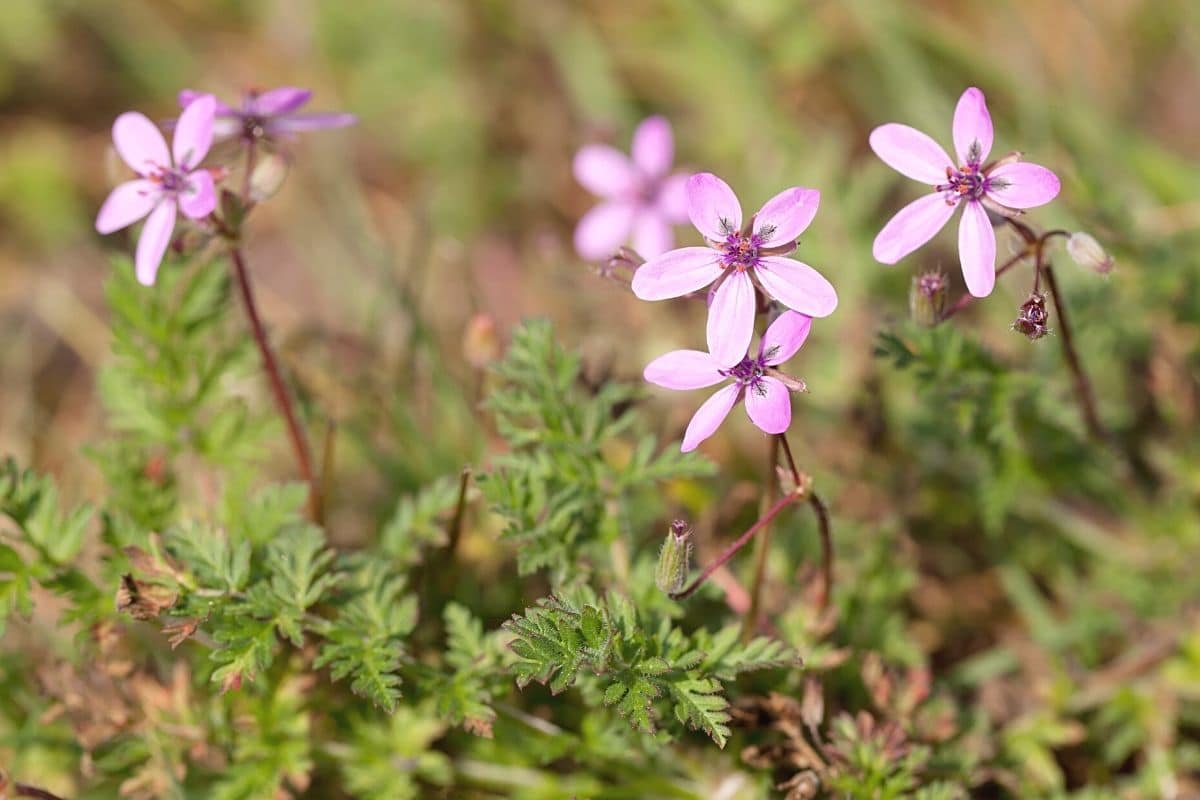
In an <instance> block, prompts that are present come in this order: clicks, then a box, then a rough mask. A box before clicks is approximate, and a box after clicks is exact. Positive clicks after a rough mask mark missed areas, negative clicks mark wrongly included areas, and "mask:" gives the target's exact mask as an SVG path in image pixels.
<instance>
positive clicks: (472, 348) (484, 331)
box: [462, 313, 500, 369]
mask: <svg viewBox="0 0 1200 800" xmlns="http://www.w3.org/2000/svg"><path fill="white" fill-rule="evenodd" d="M462 353H463V359H464V360H465V361H466V362H467V363H468V364H470V365H471V366H472V367H475V369H484V368H485V367H487V366H488V365H490V364H491V363H492V362H494V361H495V360H496V359H497V358H499V357H500V337H499V336H498V335H497V334H496V320H495V319H494V318H493V317H492V315H491V314H482V313H481V314H476V315H475V316H473V317H471V321H470V322H468V323H467V330H466V334H465V335H464V336H463V344H462Z"/></svg>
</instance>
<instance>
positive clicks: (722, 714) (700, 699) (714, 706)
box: [666, 678, 730, 747]
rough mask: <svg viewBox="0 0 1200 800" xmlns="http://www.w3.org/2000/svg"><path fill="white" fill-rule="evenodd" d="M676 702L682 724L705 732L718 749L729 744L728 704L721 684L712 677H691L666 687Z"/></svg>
mask: <svg viewBox="0 0 1200 800" xmlns="http://www.w3.org/2000/svg"><path fill="white" fill-rule="evenodd" d="M666 686H667V690H668V691H669V692H670V693H671V697H672V698H673V699H674V700H675V717H676V719H678V720H679V721H680V722H682V723H685V724H687V725H690V726H691V727H693V728H697V729H699V730H702V731H704V732H705V733H707V734H708V735H709V736H711V737H712V740H713V741H714V742H716V743H717V746H718V747H724V746H725V742H727V741H729V733H730V732H729V726H728V725H727V724H726V723H728V722H729V719H730V717H729V712H728V711H727V709H728V708H729V703H728V701H726V700H725V698H724V697H723V696H722V695H721V684H720V683H718V682H717V681H715V680H713V679H711V678H688V679H684V680H679V681H672V682H669V683H667V684H666Z"/></svg>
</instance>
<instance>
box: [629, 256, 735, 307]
mask: <svg viewBox="0 0 1200 800" xmlns="http://www.w3.org/2000/svg"><path fill="white" fill-rule="evenodd" d="M718 258H719V256H718V254H717V251H716V250H713V249H712V248H711V247H681V248H679V249H678V250H671V251H669V252H666V253H663V254H662V255H661V256H659V257H658V258H653V259H651V260H649V261H647V262H646V263H645V264H642V265H641V266H640V267H638V270H637V272H635V273H633V284H632V287H631V288H632V289H633V293H634V294H635V295H636V296H637V297H638V298H640V299H642V300H667V299H670V298H672V297H681V296H683V295H685V294H688V293H689V292H695V291H699V290H700V289H703V288H704V287H705V286H708V285H709V284H710V283H712V282H713V281H715V280H716V279H717V278H719V277H721V270H722V267H721V265H720V264H718V263H717V261H718Z"/></svg>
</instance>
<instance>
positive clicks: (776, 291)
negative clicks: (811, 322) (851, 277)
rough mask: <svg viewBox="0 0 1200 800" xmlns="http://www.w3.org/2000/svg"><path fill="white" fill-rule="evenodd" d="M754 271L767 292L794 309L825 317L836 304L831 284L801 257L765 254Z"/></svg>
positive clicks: (836, 299) (835, 293) (835, 296)
mask: <svg viewBox="0 0 1200 800" xmlns="http://www.w3.org/2000/svg"><path fill="white" fill-rule="evenodd" d="M755 275H756V276H757V278H758V282H759V283H761V284H762V286H763V288H764V289H766V290H767V294H769V295H771V296H772V297H774V298H775V299H776V300H778V301H779V302H781V303H783V304H784V305H785V306H787V307H788V308H790V309H792V310H793V311H799V312H800V313H801V314H807V315H808V316H810V317H827V316H829V315H830V314H832V313H833V310H834V309H835V308H837V304H838V297H837V292H836V291H835V290H834V288H833V284H831V283H830V282H829V281H828V280H826V279H825V276H823V275H822V274H821V273H819V272H817V271H816V270H815V269H813V268H812V267H810V266H809V265H808V264H805V263H804V262H803V261H796V260H795V259H791V258H785V257H783V256H767V257H766V258H762V259H760V260H759V262H758V267H757V268H756V271H755Z"/></svg>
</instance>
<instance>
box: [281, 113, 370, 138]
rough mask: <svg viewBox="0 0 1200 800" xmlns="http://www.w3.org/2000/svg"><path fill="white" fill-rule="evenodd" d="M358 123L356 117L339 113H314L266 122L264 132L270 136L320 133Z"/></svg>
mask: <svg viewBox="0 0 1200 800" xmlns="http://www.w3.org/2000/svg"><path fill="white" fill-rule="evenodd" d="M356 122H358V117H356V116H355V115H353V114H346V113H343V112H340V111H336V112H335V111H314V112H309V113H297V114H288V115H286V116H282V117H276V118H275V119H272V120H268V121H267V123H266V131H267V134H268V135H270V136H278V135H279V134H281V133H282V134H286V133H304V132H306V131H321V130H326V129H328V128H345V127H348V126H350V125H353V124H355V123H356Z"/></svg>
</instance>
